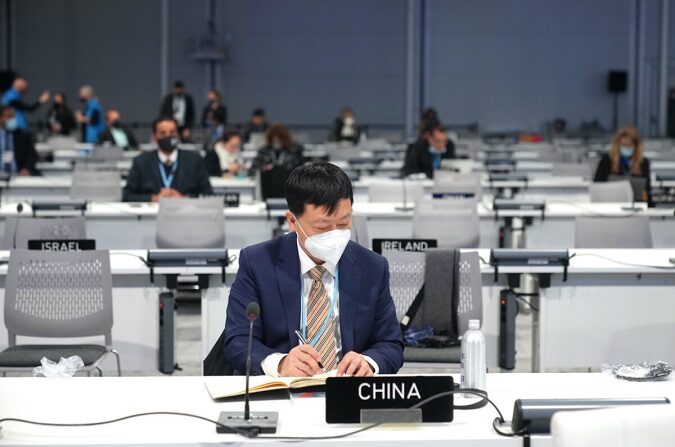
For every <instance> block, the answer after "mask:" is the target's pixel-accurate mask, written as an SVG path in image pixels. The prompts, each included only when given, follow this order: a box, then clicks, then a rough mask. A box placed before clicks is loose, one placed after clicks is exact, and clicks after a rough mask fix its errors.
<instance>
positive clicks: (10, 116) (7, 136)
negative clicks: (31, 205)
mask: <svg viewBox="0 0 675 447" xmlns="http://www.w3.org/2000/svg"><path fill="white" fill-rule="evenodd" d="M37 160H38V155H37V151H36V150H35V143H34V141H33V136H32V135H31V134H30V133H29V132H28V131H27V130H23V129H20V128H19V123H18V121H17V119H16V115H15V113H14V109H13V108H11V107H8V106H0V171H1V172H6V173H8V174H18V175H20V176H30V175H40V172H39V171H38V170H37V169H36V168H35V163H37Z"/></svg>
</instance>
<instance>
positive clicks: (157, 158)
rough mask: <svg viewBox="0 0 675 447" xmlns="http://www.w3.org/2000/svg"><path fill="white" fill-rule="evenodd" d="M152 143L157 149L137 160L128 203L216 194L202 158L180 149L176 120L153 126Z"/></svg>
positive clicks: (159, 121) (128, 187) (128, 186)
mask: <svg viewBox="0 0 675 447" xmlns="http://www.w3.org/2000/svg"><path fill="white" fill-rule="evenodd" d="M152 132H153V135H152V141H153V142H154V143H155V144H156V145H157V148H158V150H157V151H152V152H145V153H143V154H141V155H139V156H138V157H136V158H134V162H133V164H132V165H131V171H129V176H128V177H127V184H126V186H125V187H124V201H125V202H157V201H158V200H159V199H160V198H161V197H176V198H181V197H186V196H187V197H197V196H200V195H209V194H213V189H212V188H211V183H210V182H209V173H208V171H207V170H206V165H204V160H203V159H202V157H201V156H200V155H199V154H198V153H197V152H194V151H184V150H180V149H178V142H179V139H178V125H177V124H176V121H175V120H174V119H173V118H158V119H156V120H155V122H154V123H152Z"/></svg>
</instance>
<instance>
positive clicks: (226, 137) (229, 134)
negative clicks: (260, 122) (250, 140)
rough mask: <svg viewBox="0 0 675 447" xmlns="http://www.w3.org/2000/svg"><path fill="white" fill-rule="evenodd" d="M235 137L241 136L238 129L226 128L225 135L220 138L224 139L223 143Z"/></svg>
mask: <svg viewBox="0 0 675 447" xmlns="http://www.w3.org/2000/svg"><path fill="white" fill-rule="evenodd" d="M234 137H239V138H241V134H239V132H237V131H236V130H226V131H225V132H223V136H221V137H220V138H219V140H220V141H222V142H223V143H227V142H228V141H230V140H231V139H232V138H234Z"/></svg>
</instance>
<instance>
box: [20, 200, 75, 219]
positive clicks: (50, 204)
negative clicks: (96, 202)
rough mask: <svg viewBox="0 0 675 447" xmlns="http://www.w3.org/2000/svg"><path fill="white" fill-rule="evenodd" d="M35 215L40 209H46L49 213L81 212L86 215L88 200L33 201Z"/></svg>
mask: <svg viewBox="0 0 675 447" xmlns="http://www.w3.org/2000/svg"><path fill="white" fill-rule="evenodd" d="M31 209H32V210H33V217H36V215H37V213H38V211H45V212H47V214H48V215H55V216H56V215H62V213H65V214H70V215H72V213H73V212H79V213H80V215H82V216H84V213H85V211H87V201H86V200H59V201H47V200H45V201H41V200H40V201H37V200H34V201H33V202H31Z"/></svg>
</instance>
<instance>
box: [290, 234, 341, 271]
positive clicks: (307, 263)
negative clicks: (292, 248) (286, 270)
mask: <svg viewBox="0 0 675 447" xmlns="http://www.w3.org/2000/svg"><path fill="white" fill-rule="evenodd" d="M296 240H297V244H298V255H299V256H300V273H301V274H302V275H304V274H306V273H308V272H309V271H310V270H312V269H313V268H314V267H316V265H317V264H316V263H315V262H314V261H312V258H310V257H309V255H307V253H305V250H303V249H302V247H301V246H300V238H299V237H297V236H296ZM321 265H322V266H323V267H325V268H326V270H327V271H328V272H329V273H330V274H331V275H333V278H335V271H336V270H337V269H336V267H335V266H334V265H333V264H331V263H330V262H324V263H323V264H321Z"/></svg>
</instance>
